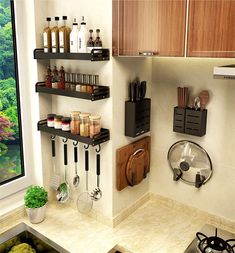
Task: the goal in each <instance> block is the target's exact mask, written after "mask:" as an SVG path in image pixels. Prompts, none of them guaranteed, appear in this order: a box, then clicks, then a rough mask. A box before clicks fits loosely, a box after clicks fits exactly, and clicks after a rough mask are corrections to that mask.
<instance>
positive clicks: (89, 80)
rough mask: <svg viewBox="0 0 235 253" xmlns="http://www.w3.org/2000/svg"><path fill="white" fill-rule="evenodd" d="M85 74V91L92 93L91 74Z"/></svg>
mask: <svg viewBox="0 0 235 253" xmlns="http://www.w3.org/2000/svg"><path fill="white" fill-rule="evenodd" d="M87 76H88V82H87V86H86V92H87V93H92V92H93V84H92V75H87Z"/></svg>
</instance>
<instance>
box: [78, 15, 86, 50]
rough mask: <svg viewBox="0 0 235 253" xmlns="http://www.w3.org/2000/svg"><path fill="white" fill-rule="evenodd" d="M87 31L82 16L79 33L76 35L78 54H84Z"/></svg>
mask: <svg viewBox="0 0 235 253" xmlns="http://www.w3.org/2000/svg"><path fill="white" fill-rule="evenodd" d="M87 37H88V36H87V29H86V22H85V21H84V16H82V22H81V27H80V31H79V33H78V52H79V53H86V44H87Z"/></svg>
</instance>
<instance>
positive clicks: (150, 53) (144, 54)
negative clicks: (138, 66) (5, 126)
mask: <svg viewBox="0 0 235 253" xmlns="http://www.w3.org/2000/svg"><path fill="white" fill-rule="evenodd" d="M158 54H159V53H158V52H154V51H143V52H139V55H142V56H155V55H158Z"/></svg>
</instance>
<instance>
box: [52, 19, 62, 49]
mask: <svg viewBox="0 0 235 253" xmlns="http://www.w3.org/2000/svg"><path fill="white" fill-rule="evenodd" d="M59 20H60V18H59V17H55V26H54V27H53V28H52V29H51V44H52V53H57V52H59V28H58V22H59Z"/></svg>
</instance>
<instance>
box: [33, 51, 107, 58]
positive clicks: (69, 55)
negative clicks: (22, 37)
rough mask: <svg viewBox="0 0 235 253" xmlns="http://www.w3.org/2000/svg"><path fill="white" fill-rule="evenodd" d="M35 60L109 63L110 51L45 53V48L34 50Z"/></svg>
mask: <svg viewBox="0 0 235 253" xmlns="http://www.w3.org/2000/svg"><path fill="white" fill-rule="evenodd" d="M34 59H48V60H49V59H64V60H85V61H109V59H110V57H109V49H106V48H101V49H92V51H91V53H44V50H43V48H36V49H34Z"/></svg>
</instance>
